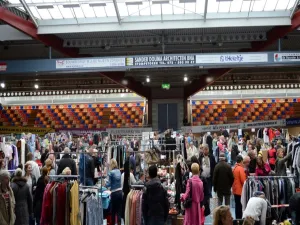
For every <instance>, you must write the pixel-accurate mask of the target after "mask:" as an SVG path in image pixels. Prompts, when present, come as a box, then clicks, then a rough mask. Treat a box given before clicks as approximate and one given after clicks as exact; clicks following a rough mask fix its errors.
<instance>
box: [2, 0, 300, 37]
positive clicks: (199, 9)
mask: <svg viewBox="0 0 300 225" xmlns="http://www.w3.org/2000/svg"><path fill="white" fill-rule="evenodd" d="M298 2H299V1H298V0H9V3H8V4H6V7H17V8H19V9H21V10H24V11H26V12H27V13H28V14H29V15H30V17H32V20H33V21H34V22H35V24H36V26H37V27H38V32H39V34H63V33H83V32H107V31H130V30H132V31H134V30H153V29H163V30H166V29H183V28H185V29H186V28H200V27H201V28H212V27H251V26H280V25H282V26H284V25H290V23H291V16H292V14H293V13H294V10H295V9H296V6H297V5H298Z"/></svg>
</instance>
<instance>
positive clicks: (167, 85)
mask: <svg viewBox="0 0 300 225" xmlns="http://www.w3.org/2000/svg"><path fill="white" fill-rule="evenodd" d="M170 87H171V85H170V84H161V88H162V89H167V90H169V89H170Z"/></svg>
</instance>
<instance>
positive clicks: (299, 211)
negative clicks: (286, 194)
mask: <svg viewBox="0 0 300 225" xmlns="http://www.w3.org/2000/svg"><path fill="white" fill-rule="evenodd" d="M290 212H291V216H292V220H293V223H294V224H295V225H300V193H296V194H294V195H293V196H292V197H291V199H290Z"/></svg>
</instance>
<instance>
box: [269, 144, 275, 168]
mask: <svg viewBox="0 0 300 225" xmlns="http://www.w3.org/2000/svg"><path fill="white" fill-rule="evenodd" d="M268 159H269V164H270V165H275V163H276V150H275V149H274V148H272V149H270V150H269V151H268Z"/></svg>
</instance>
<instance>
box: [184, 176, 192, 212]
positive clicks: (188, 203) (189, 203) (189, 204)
mask: <svg viewBox="0 0 300 225" xmlns="http://www.w3.org/2000/svg"><path fill="white" fill-rule="evenodd" d="M189 182H190V196H189V197H188V198H187V199H186V200H185V201H184V202H183V206H184V208H185V209H189V208H191V207H192V202H193V199H192V192H193V183H192V181H191V180H189Z"/></svg>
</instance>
